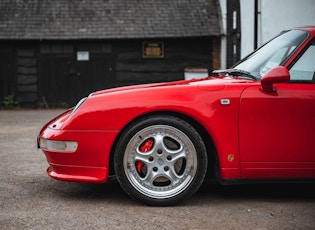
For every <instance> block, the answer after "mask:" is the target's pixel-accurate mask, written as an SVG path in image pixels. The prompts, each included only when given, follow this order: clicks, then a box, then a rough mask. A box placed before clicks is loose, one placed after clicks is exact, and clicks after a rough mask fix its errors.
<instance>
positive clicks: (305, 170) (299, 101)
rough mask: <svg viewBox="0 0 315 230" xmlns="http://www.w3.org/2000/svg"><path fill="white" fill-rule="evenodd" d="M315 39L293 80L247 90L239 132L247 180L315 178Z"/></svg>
mask: <svg viewBox="0 0 315 230" xmlns="http://www.w3.org/2000/svg"><path fill="white" fill-rule="evenodd" d="M314 72H315V43H314V42H313V43H311V44H310V45H309V46H308V47H307V49H305V51H304V52H303V54H302V55H301V56H300V57H299V58H298V59H297V60H296V61H295V62H294V63H293V64H292V65H291V67H290V75H291V78H290V79H291V80H290V82H288V83H279V84H275V87H276V89H277V91H276V93H267V92H264V91H263V90H262V89H261V87H260V86H253V87H249V88H247V89H245V90H244V92H243V94H242V97H241V101H240V117H239V135H240V161H241V177H242V178H310V177H313V178H314V177H315V84H314V80H315V79H314V74H315V73H314Z"/></svg>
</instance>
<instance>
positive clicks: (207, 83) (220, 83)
mask: <svg viewBox="0 0 315 230" xmlns="http://www.w3.org/2000/svg"><path fill="white" fill-rule="evenodd" d="M250 82H253V80H247V79H241V78H235V77H227V76H215V77H206V78H198V79H196V78H194V79H190V80H179V81H172V82H163V83H151V84H140V85H132V86H123V87H117V88H112V89H106V90H101V91H97V92H94V93H93V95H102V94H107V93H115V92H121V91H131V90H141V89H148V88H156V87H172V86H179V85H181V86H184V85H191V86H198V87H199V88H200V89H201V90H206V91H214V90H221V89H224V88H225V85H226V84H233V83H250Z"/></svg>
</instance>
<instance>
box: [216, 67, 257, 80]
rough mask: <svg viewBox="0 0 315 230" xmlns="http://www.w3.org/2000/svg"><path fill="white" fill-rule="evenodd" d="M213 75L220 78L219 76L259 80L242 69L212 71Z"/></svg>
mask: <svg viewBox="0 0 315 230" xmlns="http://www.w3.org/2000/svg"><path fill="white" fill-rule="evenodd" d="M211 75H212V76H219V75H227V76H237V77H243V78H248V79H254V80H257V77H255V76H253V75H252V74H251V73H250V72H247V71H244V70H241V69H223V70H214V71H212V74H211Z"/></svg>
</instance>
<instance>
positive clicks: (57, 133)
mask: <svg viewBox="0 0 315 230" xmlns="http://www.w3.org/2000/svg"><path fill="white" fill-rule="evenodd" d="M70 112H71V111H69V112H67V113H64V114H63V115H61V116H59V117H57V118H56V119H54V120H52V121H50V122H49V123H47V124H46V125H45V126H44V127H43V129H42V130H41V132H40V134H39V135H38V139H37V144H38V147H39V148H41V150H42V151H43V153H44V154H45V156H46V159H47V162H48V163H49V165H50V166H49V168H48V169H47V173H48V175H49V176H50V177H52V178H54V179H58V180H65V181H77V182H92V183H101V182H106V181H107V179H108V174H109V160H110V152H111V148H112V143H114V140H115V138H116V136H117V134H118V132H116V131H108V132H107V131H99V130H63V129H62V124H61V123H62V122H64V121H65V120H66V117H67V116H69V113H70ZM41 139H42V140H43V139H44V140H49V141H52V142H58V141H63V142H68V143H69V142H70V143H77V146H76V148H75V150H73V149H70V150H68V149H58V148H57V149H54V148H47V147H46V146H41V144H42V143H44V142H43V141H41ZM42 145H43V144H42Z"/></svg>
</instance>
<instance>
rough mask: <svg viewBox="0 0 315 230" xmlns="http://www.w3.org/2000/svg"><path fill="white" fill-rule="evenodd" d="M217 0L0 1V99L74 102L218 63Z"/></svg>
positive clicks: (27, 102) (214, 66) (180, 76)
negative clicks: (109, 89) (11, 97)
mask: <svg viewBox="0 0 315 230" xmlns="http://www.w3.org/2000/svg"><path fill="white" fill-rule="evenodd" d="M220 35H221V27H220V9H219V3H218V1H217V0H172V1H163V0H132V1H129V0H67V1H64V0H1V1H0V103H1V104H2V106H3V101H4V99H5V98H6V97H7V96H9V95H12V96H14V97H15V100H17V101H18V102H19V104H20V105H25V106H27V105H28V106H35V107H36V106H60V105H69V106H73V105H74V104H75V103H76V102H77V101H78V100H79V99H80V98H82V97H84V96H86V95H88V94H89V93H91V92H93V91H95V90H100V89H105V88H111V87H117V86H123V85H131V84H140V83H150V82H161V81H172V80H178V79H184V70H185V68H206V69H208V70H210V71H211V70H213V69H217V68H219V67H220Z"/></svg>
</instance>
